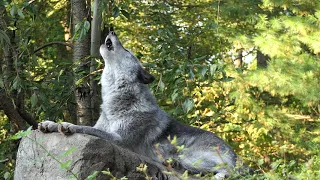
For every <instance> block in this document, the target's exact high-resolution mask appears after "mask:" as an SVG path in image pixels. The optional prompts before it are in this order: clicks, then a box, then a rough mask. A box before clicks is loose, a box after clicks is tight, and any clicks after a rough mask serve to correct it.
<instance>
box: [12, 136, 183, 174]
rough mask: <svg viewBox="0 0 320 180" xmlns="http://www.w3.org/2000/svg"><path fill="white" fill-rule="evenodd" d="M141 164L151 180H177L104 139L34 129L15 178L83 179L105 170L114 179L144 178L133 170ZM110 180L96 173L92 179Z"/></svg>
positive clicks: (24, 145) (22, 147) (20, 152)
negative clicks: (45, 132)
mask: <svg viewBox="0 0 320 180" xmlns="http://www.w3.org/2000/svg"><path fill="white" fill-rule="evenodd" d="M71 149H74V150H73V151H72V150H71ZM58 161H60V163H59V162H58ZM68 161H69V163H66V162H68ZM141 163H144V164H146V165H147V174H148V176H150V177H152V179H177V178H176V177H174V176H168V175H167V174H165V173H163V171H166V168H165V167H164V166H162V165H161V164H157V163H155V162H152V161H151V160H150V159H148V158H146V157H144V156H141V155H138V154H136V153H134V152H131V151H129V150H126V149H123V148H121V147H118V146H116V145H114V144H112V143H111V142H108V141H106V140H103V139H100V138H97V137H94V136H90V135H85V134H73V135H71V136H64V135H61V134H59V133H48V134H44V133H42V132H40V131H37V130H36V131H32V133H31V134H29V135H28V136H27V137H24V138H23V139H22V140H21V142H20V146H19V150H18V153H17V161H16V168H15V173H14V179H15V180H28V179H30V180H37V179H41V180H49V179H53V180H59V179H70V177H71V179H76V178H75V177H74V176H73V175H72V173H73V174H75V175H76V176H77V179H86V178H87V177H88V176H89V175H91V174H93V173H94V172H95V171H99V172H101V171H105V170H107V169H109V170H110V172H111V174H112V175H113V176H115V177H117V179H118V178H121V177H124V176H126V177H127V178H128V179H145V177H146V175H145V173H141V172H140V171H137V169H136V167H138V166H139V165H140V164H141ZM68 164H69V165H68ZM64 166H66V167H64ZM67 169H69V170H67ZM70 171H71V172H72V173H71V172H70ZM109 178H110V176H108V175H105V174H102V173H99V175H98V176H97V177H96V178H95V179H109Z"/></svg>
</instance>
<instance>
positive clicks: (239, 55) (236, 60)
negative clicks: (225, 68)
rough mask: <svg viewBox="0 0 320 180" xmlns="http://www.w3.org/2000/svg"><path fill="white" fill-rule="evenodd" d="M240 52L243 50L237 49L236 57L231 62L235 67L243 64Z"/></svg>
mask: <svg viewBox="0 0 320 180" xmlns="http://www.w3.org/2000/svg"><path fill="white" fill-rule="evenodd" d="M242 52H243V50H242V49H238V57H237V59H235V60H234V62H233V64H234V65H235V67H236V68H241V67H242V64H243V55H242Z"/></svg>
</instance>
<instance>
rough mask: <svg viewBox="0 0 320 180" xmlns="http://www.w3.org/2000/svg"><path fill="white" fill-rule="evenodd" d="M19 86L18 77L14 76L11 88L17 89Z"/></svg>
mask: <svg viewBox="0 0 320 180" xmlns="http://www.w3.org/2000/svg"><path fill="white" fill-rule="evenodd" d="M19 87H20V77H19V76H16V77H15V78H14V80H13V84H12V88H13V89H14V90H17V89H18V88H19Z"/></svg>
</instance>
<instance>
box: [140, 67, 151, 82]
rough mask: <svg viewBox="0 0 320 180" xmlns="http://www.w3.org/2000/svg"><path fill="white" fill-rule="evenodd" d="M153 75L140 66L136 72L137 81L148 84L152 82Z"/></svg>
mask: <svg viewBox="0 0 320 180" xmlns="http://www.w3.org/2000/svg"><path fill="white" fill-rule="evenodd" d="M154 79H155V78H154V77H153V76H152V75H151V74H149V73H148V72H147V71H146V70H144V69H143V68H141V69H140V70H139V72H138V80H139V82H141V83H143V84H149V83H152V82H153V81H154Z"/></svg>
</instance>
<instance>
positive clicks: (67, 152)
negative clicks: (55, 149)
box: [59, 147, 77, 158]
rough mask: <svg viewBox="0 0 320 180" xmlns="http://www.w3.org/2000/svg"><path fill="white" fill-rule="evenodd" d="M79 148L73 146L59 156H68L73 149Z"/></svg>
mask: <svg viewBox="0 0 320 180" xmlns="http://www.w3.org/2000/svg"><path fill="white" fill-rule="evenodd" d="M76 149H77V148H76V147H71V148H70V149H68V150H67V151H66V152H64V153H63V154H61V155H59V158H62V157H65V156H68V155H69V154H71V153H72V152H73V151H75V150H76Z"/></svg>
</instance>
